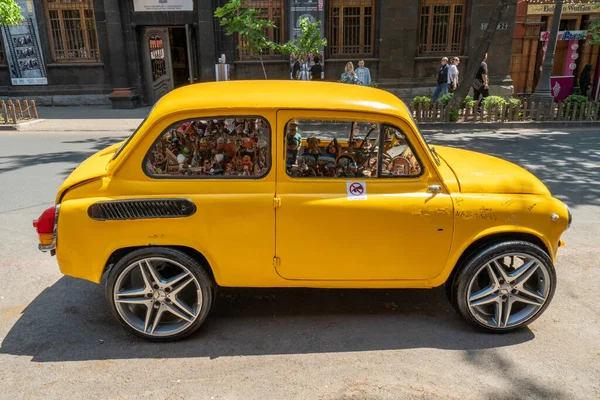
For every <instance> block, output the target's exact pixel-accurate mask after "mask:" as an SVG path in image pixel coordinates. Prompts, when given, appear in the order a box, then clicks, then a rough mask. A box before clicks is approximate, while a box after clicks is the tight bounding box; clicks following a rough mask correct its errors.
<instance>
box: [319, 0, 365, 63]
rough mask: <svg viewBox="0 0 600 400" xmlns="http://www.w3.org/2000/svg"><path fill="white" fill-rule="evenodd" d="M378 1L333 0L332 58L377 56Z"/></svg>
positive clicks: (329, 36)
mask: <svg viewBox="0 0 600 400" xmlns="http://www.w3.org/2000/svg"><path fill="white" fill-rule="evenodd" d="M374 44H375V0H330V1H329V33H328V35H327V48H328V49H329V57H333V58H335V57H337V58H347V57H373V56H374V51H375V46H374Z"/></svg>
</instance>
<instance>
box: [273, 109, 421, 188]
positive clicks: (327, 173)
mask: <svg viewBox="0 0 600 400" xmlns="http://www.w3.org/2000/svg"><path fill="white" fill-rule="evenodd" d="M381 138H383V142H384V145H383V154H381V155H380V154H379V149H380V148H381V146H380V145H379V141H380V139H381ZM284 143H285V146H286V170H287V174H288V175H289V176H291V177H294V178H307V177H312V178H315V177H317V178H318V177H323V178H376V177H381V178H385V177H391V178H395V177H415V176H418V175H420V174H421V164H420V163H419V161H418V159H417V158H416V157H415V156H414V154H413V151H412V148H411V147H410V144H409V143H408V141H407V139H406V136H405V135H404V134H403V133H402V132H401V131H400V130H399V129H398V128H396V127H393V126H390V125H382V124H378V123H368V122H355V121H347V120H344V121H342V120H291V121H289V122H288V123H287V125H286V130H285V140H284ZM380 159H381V168H379V167H378V166H379V163H380Z"/></svg>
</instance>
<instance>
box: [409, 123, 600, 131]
mask: <svg viewBox="0 0 600 400" xmlns="http://www.w3.org/2000/svg"><path fill="white" fill-rule="evenodd" d="M417 126H418V127H419V129H420V130H449V131H451V130H456V129H473V130H490V129H554V128H599V130H600V121H561V122H557V121H548V122H535V121H530V122H422V123H417Z"/></svg>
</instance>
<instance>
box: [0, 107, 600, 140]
mask: <svg viewBox="0 0 600 400" xmlns="http://www.w3.org/2000/svg"><path fill="white" fill-rule="evenodd" d="M150 109H151V107H142V108H136V109H133V110H113V109H112V108H111V107H110V106H89V107H38V114H39V117H40V120H39V121H36V120H34V121H32V122H33V123H28V122H26V123H24V124H22V125H20V126H18V128H17V130H19V131H32V132H132V131H134V130H135V129H136V128H137V127H138V126H139V124H140V123H141V122H142V120H143V119H144V118H145V117H146V115H148V113H149V112H150ZM418 126H419V129H420V130H422V131H437V132H447V133H451V132H452V131H456V130H459V131H469V130H473V131H476V130H499V129H565V128H570V129H581V128H594V130H597V128H598V127H600V121H573V122H554V121H545V122H533V121H526V122H449V123H444V122H422V123H420V124H418ZM3 128H4V129H3ZM0 130H13V131H14V129H11V127H9V126H4V127H2V126H1V125H0Z"/></svg>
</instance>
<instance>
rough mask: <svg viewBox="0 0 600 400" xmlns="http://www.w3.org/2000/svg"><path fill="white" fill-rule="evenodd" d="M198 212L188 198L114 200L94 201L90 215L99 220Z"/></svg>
mask: <svg viewBox="0 0 600 400" xmlns="http://www.w3.org/2000/svg"><path fill="white" fill-rule="evenodd" d="M195 212H196V205H195V204H194V203H193V202H192V201H191V200H187V199H136V200H112V201H101V202H98V203H94V204H92V205H91V206H90V208H88V215H89V216H90V218H91V219H95V220H97V221H118V220H127V219H147V218H182V217H189V216H190V215H192V214H194V213H195Z"/></svg>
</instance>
